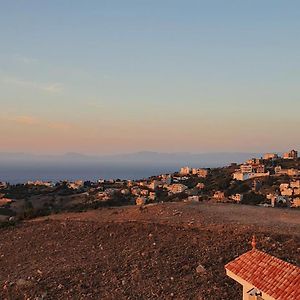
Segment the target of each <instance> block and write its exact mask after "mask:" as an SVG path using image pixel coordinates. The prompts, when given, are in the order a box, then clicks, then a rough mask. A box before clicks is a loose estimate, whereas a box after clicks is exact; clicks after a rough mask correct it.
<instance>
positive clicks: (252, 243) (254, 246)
mask: <svg viewBox="0 0 300 300" xmlns="http://www.w3.org/2000/svg"><path fill="white" fill-rule="evenodd" d="M251 246H252V250H255V249H256V238H255V235H253V236H252V241H251Z"/></svg>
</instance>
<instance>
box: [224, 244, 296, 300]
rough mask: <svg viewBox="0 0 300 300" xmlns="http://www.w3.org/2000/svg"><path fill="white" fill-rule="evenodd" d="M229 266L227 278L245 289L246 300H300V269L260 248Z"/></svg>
mask: <svg viewBox="0 0 300 300" xmlns="http://www.w3.org/2000/svg"><path fill="white" fill-rule="evenodd" d="M251 244H252V250H250V251H248V252H246V253H244V254H242V255H241V256H239V257H237V258H236V259H235V260H233V261H231V262H229V263H228V264H226V265H225V270H226V274H227V276H229V277H230V278H232V279H233V280H235V281H237V282H238V283H240V284H241V285H242V286H243V300H298V299H300V288H299V282H300V268H299V267H297V266H295V265H292V264H290V263H288V262H285V261H283V260H281V259H279V258H277V257H274V256H271V255H270V254H268V253H265V252H262V251H259V250H257V249H256V242H255V238H253V240H252V243H251Z"/></svg>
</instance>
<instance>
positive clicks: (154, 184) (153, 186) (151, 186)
mask: <svg viewBox="0 0 300 300" xmlns="http://www.w3.org/2000/svg"><path fill="white" fill-rule="evenodd" d="M161 184H162V182H161V181H159V180H153V181H152V182H151V183H150V184H149V186H148V187H149V189H151V190H156V189H157V188H158V187H159V186H160V185H161Z"/></svg>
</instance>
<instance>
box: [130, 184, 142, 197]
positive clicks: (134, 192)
mask: <svg viewBox="0 0 300 300" xmlns="http://www.w3.org/2000/svg"><path fill="white" fill-rule="evenodd" d="M131 194H132V195H136V196H138V195H140V194H141V188H140V187H138V186H133V187H132V188H131Z"/></svg>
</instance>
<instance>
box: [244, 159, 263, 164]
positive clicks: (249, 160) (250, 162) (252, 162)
mask: <svg viewBox="0 0 300 300" xmlns="http://www.w3.org/2000/svg"><path fill="white" fill-rule="evenodd" d="M260 163H261V159H259V158H251V159H248V160H247V161H246V163H245V164H248V165H259V164H260Z"/></svg>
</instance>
